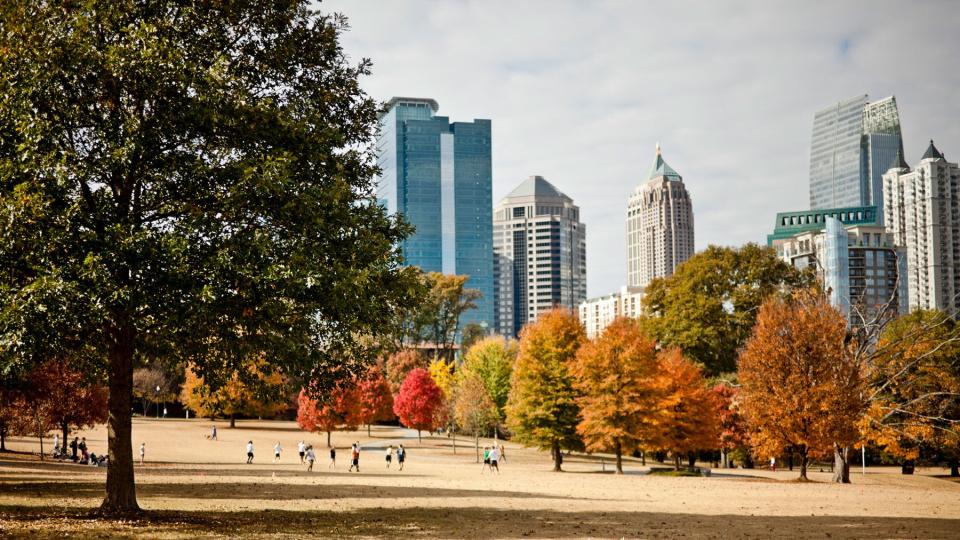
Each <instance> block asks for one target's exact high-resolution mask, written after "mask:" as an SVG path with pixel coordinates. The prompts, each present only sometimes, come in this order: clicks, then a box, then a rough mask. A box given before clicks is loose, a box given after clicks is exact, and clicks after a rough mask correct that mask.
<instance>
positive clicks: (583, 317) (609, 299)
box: [579, 286, 643, 339]
mask: <svg viewBox="0 0 960 540" xmlns="http://www.w3.org/2000/svg"><path fill="white" fill-rule="evenodd" d="M579 312H580V323H581V324H583V327H584V328H585V329H586V331H587V337H588V338H590V339H593V338H595V337H597V336H599V335H600V334H602V333H603V331H604V329H605V328H606V327H607V326H609V325H610V323H612V322H613V320H614V319H616V318H617V317H631V318H634V319H635V318H637V317H639V316H640V315H641V314H642V313H643V289H641V288H639V287H626V286H624V287H621V288H620V291H618V292H615V293H613V294H608V295H606V296H599V297H597V298H590V299H588V300H586V301H584V302H583V303H582V304H580V309H579Z"/></svg>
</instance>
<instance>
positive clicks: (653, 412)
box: [571, 317, 660, 474]
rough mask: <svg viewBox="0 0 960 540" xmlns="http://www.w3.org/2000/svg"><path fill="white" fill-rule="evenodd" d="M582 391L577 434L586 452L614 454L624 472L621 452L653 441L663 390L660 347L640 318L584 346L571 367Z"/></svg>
mask: <svg viewBox="0 0 960 540" xmlns="http://www.w3.org/2000/svg"><path fill="white" fill-rule="evenodd" d="M571 372H572V373H573V376H574V381H575V382H574V386H575V387H576V389H577V390H578V391H579V392H580V397H579V398H577V403H578V404H579V405H580V423H579V424H577V432H578V433H579V434H580V435H581V436H582V437H583V440H584V443H585V444H586V448H587V450H590V451H612V452H613V453H614V455H615V456H616V460H617V461H616V472H617V474H623V459H622V456H623V453H624V452H629V451H632V450H634V449H636V448H642V447H645V446H646V447H648V448H649V446H647V445H648V444H649V443H651V442H653V441H654V440H656V439H655V432H656V429H657V422H656V417H657V414H658V413H657V411H658V407H659V402H660V391H659V388H658V387H657V384H656V383H657V353H656V345H655V343H654V342H653V340H651V339H650V338H648V337H646V336H645V335H643V334H642V333H641V331H640V327H639V325H638V324H637V321H636V320H633V319H627V318H624V317H621V318H618V319H616V320H615V321H613V323H611V324H610V326H608V327H607V328H606V329H605V330H604V331H603V334H601V335H600V336H599V337H597V338H596V339H595V340H592V341H588V342H587V343H586V344H584V346H583V347H581V348H580V351H579V352H578V353H577V356H576V360H575V361H574V362H573V363H572V364H571Z"/></svg>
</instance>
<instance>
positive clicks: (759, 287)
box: [643, 244, 814, 375]
mask: <svg viewBox="0 0 960 540" xmlns="http://www.w3.org/2000/svg"><path fill="white" fill-rule="evenodd" d="M813 279H814V278H813V276H812V275H807V274H803V273H801V272H800V271H798V270H796V269H795V268H793V267H792V266H790V265H788V264H786V263H785V262H783V261H781V260H780V259H778V258H777V256H776V253H775V252H774V251H773V250H772V249H770V248H767V247H760V246H758V245H756V244H746V245H744V246H742V247H740V248H729V247H718V246H709V247H708V248H707V249H705V250H703V251H701V252H699V253H697V254H696V255H694V256H693V257H691V258H690V259H689V260H687V261H686V262H684V263H683V264H681V265H680V266H679V267H677V269H676V271H675V272H674V273H673V275H671V276H669V277H666V278H657V279H654V280H653V281H651V282H650V284H649V285H648V286H647V288H646V291H645V292H646V294H645V296H644V298H643V307H644V314H645V315H646V316H647V317H646V320H645V321H644V328H645V329H646V330H647V331H649V332H650V333H651V334H652V336H653V337H654V338H655V339H656V340H657V342H658V343H660V345H661V346H663V347H679V348H680V349H681V350H682V351H683V354H684V355H685V356H686V357H688V358H690V359H692V360H694V361H697V362H699V363H700V364H702V365H703V366H704V369H705V371H706V373H707V374H708V375H717V374H719V373H725V372H730V371H734V370H735V369H736V360H737V354H738V351H739V350H740V348H741V347H742V346H743V344H744V343H745V342H746V340H747V338H748V337H749V336H750V332H751V331H752V330H753V325H754V322H755V321H756V317H757V312H758V310H759V309H760V305H761V304H762V303H763V301H764V300H766V299H767V298H768V297H769V296H770V295H771V294H773V293H774V292H778V291H781V290H783V289H790V288H795V287H798V286H803V285H805V284H808V283H810V282H811V281H812V280H813Z"/></svg>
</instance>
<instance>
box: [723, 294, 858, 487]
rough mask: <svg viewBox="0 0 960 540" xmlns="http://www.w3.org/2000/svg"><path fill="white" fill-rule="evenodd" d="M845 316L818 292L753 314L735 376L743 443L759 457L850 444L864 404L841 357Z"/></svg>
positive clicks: (850, 361)
mask: <svg viewBox="0 0 960 540" xmlns="http://www.w3.org/2000/svg"><path fill="white" fill-rule="evenodd" d="M846 338H847V321H846V319H844V317H843V315H841V314H840V312H838V311H837V310H836V309H835V308H834V307H833V306H831V305H830V302H829V299H827V298H826V297H825V296H824V295H823V294H822V293H820V292H818V291H813V290H809V291H808V290H803V291H798V292H796V293H794V294H793V295H792V296H790V297H789V298H771V299H769V300H767V301H766V302H764V304H763V306H762V307H761V308H760V313H759V314H758V315H757V324H756V326H754V329H753V335H752V336H751V337H750V339H749V340H748V341H747V344H746V346H745V347H744V349H743V351H742V352H741V353H740V359H739V361H738V366H737V373H738V378H739V380H740V383H741V384H742V385H743V386H742V389H741V391H740V395H741V398H742V400H741V402H742V407H743V409H742V410H743V414H744V416H745V417H746V419H747V423H748V425H749V426H750V444H751V446H752V447H753V449H754V451H755V452H756V453H757V454H760V455H761V456H778V455H780V454H782V453H783V452H784V450H786V449H787V448H793V450H794V451H795V452H796V453H797V454H798V455H799V456H800V479H801V480H806V479H807V458H808V456H810V455H829V454H830V453H831V452H832V451H833V449H834V446H835V445H837V446H839V447H845V446H852V445H853V444H854V443H855V442H857V440H858V438H859V434H858V432H857V426H856V423H857V421H858V420H859V419H860V418H861V416H862V414H863V412H864V409H865V405H864V399H863V393H864V392H863V391H864V385H863V382H864V381H863V374H862V373H861V371H860V369H861V367H860V365H859V364H858V362H857V361H856V358H854V357H853V355H851V354H848V352H849V351H848V349H847V344H846Z"/></svg>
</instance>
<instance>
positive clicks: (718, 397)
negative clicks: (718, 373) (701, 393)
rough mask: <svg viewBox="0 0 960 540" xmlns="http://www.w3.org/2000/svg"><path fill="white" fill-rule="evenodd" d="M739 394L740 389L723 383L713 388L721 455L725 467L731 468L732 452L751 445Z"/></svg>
mask: <svg viewBox="0 0 960 540" xmlns="http://www.w3.org/2000/svg"><path fill="white" fill-rule="evenodd" d="M739 393H740V390H739V389H738V388H736V387H733V386H730V385H729V384H726V383H723V382H721V383H719V384H717V385H716V386H714V387H713V397H714V400H715V401H716V407H717V421H718V422H719V424H720V454H721V457H722V462H723V466H724V467H729V466H730V455H729V454H730V451H731V450H735V449H737V448H741V447H744V446H747V445H748V444H749V435H748V433H747V421H746V419H745V418H744V417H743V414H742V413H741V412H740V401H739Z"/></svg>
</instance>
